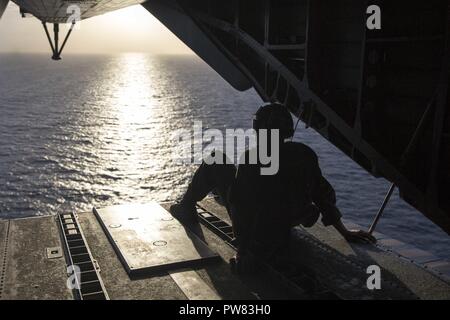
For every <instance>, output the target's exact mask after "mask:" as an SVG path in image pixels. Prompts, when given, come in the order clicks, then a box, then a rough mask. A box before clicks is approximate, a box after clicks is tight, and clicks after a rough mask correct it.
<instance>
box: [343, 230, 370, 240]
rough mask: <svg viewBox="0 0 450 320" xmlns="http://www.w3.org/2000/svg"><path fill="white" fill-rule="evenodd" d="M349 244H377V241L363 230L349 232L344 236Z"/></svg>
mask: <svg viewBox="0 0 450 320" xmlns="http://www.w3.org/2000/svg"><path fill="white" fill-rule="evenodd" d="M343 236H344V238H345V240H347V241H348V242H362V243H376V242H377V239H375V237H374V236H372V235H371V234H370V233H368V232H366V231H362V230H347V231H346V232H344V234H343Z"/></svg>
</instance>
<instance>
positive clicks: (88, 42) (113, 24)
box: [0, 3, 192, 54]
mask: <svg viewBox="0 0 450 320" xmlns="http://www.w3.org/2000/svg"><path fill="white" fill-rule="evenodd" d="M61 33H62V35H61V36H60V37H64V36H65V33H66V28H65V27H63V28H61ZM61 41H62V40H61ZM64 51H65V53H119V52H148V53H153V54H166V53H168V54H186V53H191V52H192V51H190V49H189V48H188V47H186V46H185V45H184V44H183V43H182V42H181V41H180V40H178V38H177V37H175V36H174V35H173V34H172V33H171V32H170V31H169V30H168V29H167V28H166V27H164V26H163V25H162V24H161V23H160V22H159V21H158V20H157V19H156V18H154V17H153V16H152V15H151V14H150V13H149V12H148V11H147V10H145V9H144V8H143V7H142V6H140V5H138V6H132V7H128V8H125V9H122V10H118V11H115V12H111V13H107V14H105V15H102V16H98V17H94V18H90V19H87V20H83V21H82V22H81V25H80V30H75V31H74V32H73V33H72V35H71V38H70V40H69V42H68V43H67V46H66V48H65V49H64ZM0 52H47V53H49V52H50V46H49V44H48V41H47V38H46V35H45V32H44V29H43V27H42V25H41V22H40V21H39V20H37V19H36V18H25V19H23V18H21V16H20V14H19V8H18V7H17V6H16V5H15V4H12V3H10V4H9V6H8V8H7V9H6V12H5V13H4V15H3V17H2V19H1V20H0Z"/></svg>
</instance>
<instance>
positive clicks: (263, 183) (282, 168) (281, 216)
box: [230, 142, 331, 247]
mask: <svg viewBox="0 0 450 320" xmlns="http://www.w3.org/2000/svg"><path fill="white" fill-rule="evenodd" d="M249 153H250V151H247V152H246V155H247V156H248V154H249ZM279 156H280V157H279V160H280V162H279V164H280V165H279V170H278V172H277V173H276V174H275V175H261V172H260V168H261V165H260V164H254V165H252V164H240V165H239V168H238V172H237V175H236V180H235V182H234V184H233V186H232V190H231V195H230V202H231V204H232V208H233V211H234V212H235V213H233V216H234V217H235V219H234V221H233V223H234V224H235V229H236V230H235V231H236V232H237V233H238V236H239V235H244V238H245V239H246V240H245V241H247V238H249V239H251V241H256V242H258V243H259V244H261V245H262V246H264V247H266V246H267V245H275V246H276V245H282V244H283V243H285V242H286V241H287V237H288V236H289V230H290V227H291V226H292V223H293V221H302V218H304V217H303V216H304V214H305V213H307V211H308V210H306V208H308V206H310V205H311V204H312V202H313V201H314V200H313V199H314V196H315V194H314V193H315V192H317V191H316V189H317V185H318V183H320V181H321V179H323V177H322V174H321V171H320V168H319V164H318V158H317V155H316V154H315V152H314V151H313V150H312V149H311V148H309V147H308V146H306V145H304V144H302V143H293V142H289V143H284V144H282V145H281V146H280V154H279ZM330 187H331V186H330Z"/></svg>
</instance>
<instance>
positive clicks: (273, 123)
mask: <svg viewBox="0 0 450 320" xmlns="http://www.w3.org/2000/svg"><path fill="white" fill-rule="evenodd" d="M253 129H255V130H259V129H268V130H270V129H279V130H280V137H281V138H282V139H287V138H290V137H292V136H293V135H294V122H293V120H292V116H291V114H290V113H289V111H288V110H287V108H286V107H285V106H283V105H281V104H279V103H271V104H268V105H265V106H262V107H260V108H259V109H258V111H256V113H255V116H254V118H253Z"/></svg>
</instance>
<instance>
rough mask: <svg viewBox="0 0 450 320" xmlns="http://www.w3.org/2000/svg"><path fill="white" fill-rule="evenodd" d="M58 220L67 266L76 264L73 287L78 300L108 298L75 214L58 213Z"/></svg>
mask: <svg viewBox="0 0 450 320" xmlns="http://www.w3.org/2000/svg"><path fill="white" fill-rule="evenodd" d="M58 221H59V225H60V229H61V234H62V237H63V240H64V241H63V242H64V246H65V256H66V261H67V264H68V266H77V267H79V269H80V276H79V277H76V279H75V280H76V282H77V284H78V288H77V289H74V292H75V295H76V298H78V299H80V300H109V297H108V293H107V292H106V289H105V286H104V284H103V281H102V278H101V277H100V274H99V270H98V267H97V263H96V261H95V260H94V259H93V257H92V254H91V251H90V249H89V246H88V244H87V242H86V239H85V237H84V235H83V232H82V230H81V227H80V224H79V223H78V219H77V217H76V215H75V214H73V213H70V214H59V215H58Z"/></svg>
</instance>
